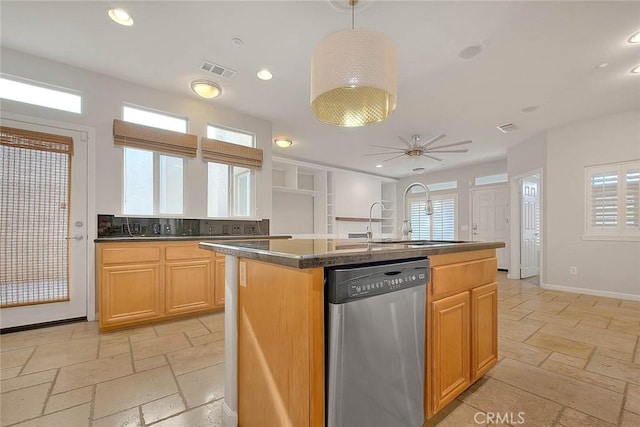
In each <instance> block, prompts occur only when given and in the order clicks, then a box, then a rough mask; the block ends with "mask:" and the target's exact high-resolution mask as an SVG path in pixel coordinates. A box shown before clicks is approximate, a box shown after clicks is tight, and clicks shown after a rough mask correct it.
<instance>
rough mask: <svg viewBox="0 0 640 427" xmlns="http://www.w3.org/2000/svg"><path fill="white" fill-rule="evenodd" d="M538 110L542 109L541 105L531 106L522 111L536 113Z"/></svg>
mask: <svg viewBox="0 0 640 427" xmlns="http://www.w3.org/2000/svg"><path fill="white" fill-rule="evenodd" d="M538 108H540V106H539V105H530V106H529V107H524V108H523V109H522V110H520V111H522V112H523V113H531V112H533V111H536V110H537V109H538Z"/></svg>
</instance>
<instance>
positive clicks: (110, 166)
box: [0, 49, 272, 218]
mask: <svg viewBox="0 0 640 427" xmlns="http://www.w3.org/2000/svg"><path fill="white" fill-rule="evenodd" d="M0 52H1V55H2V62H1V64H0V70H1V71H2V72H3V73H6V74H9V75H13V76H18V77H22V78H27V79H31V80H35V81H40V82H45V83H48V84H52V85H57V86H61V87H64V88H69V89H75V90H77V91H79V92H81V94H82V102H83V112H82V114H81V115H77V114H73V113H67V112H63V111H56V110H51V109H48V108H42V107H37V106H31V105H27V104H22V103H19V102H13V101H7V100H2V101H1V104H0V108H1V109H2V111H5V112H12V113H17V114H23V115H28V116H33V117H39V118H43V119H48V120H57V121H62V122H67V123H75V124H81V125H84V126H90V127H92V128H94V129H95V132H96V162H95V165H89V168H95V172H96V186H95V188H94V189H91V190H90V191H94V192H95V194H96V212H97V213H102V214H121V213H122V147H121V146H116V145H114V144H113V133H112V126H113V119H115V118H118V119H121V118H122V104H123V103H124V102H126V103H130V104H136V105H140V106H144V107H148V108H153V109H156V110H161V111H165V112H169V113H173V114H176V115H179V116H184V117H187V118H188V119H189V133H192V134H196V135H198V136H199V137H201V136H206V126H207V124H218V125H221V126H225V127H230V128H236V129H241V130H244V131H248V132H253V133H255V134H256V142H257V147H258V148H261V149H262V150H264V163H263V167H262V169H261V170H259V171H257V174H256V175H257V177H256V178H257V179H256V186H257V187H256V197H257V200H256V213H255V216H256V217H258V218H271V137H272V136H271V123H270V122H268V121H266V120H262V119H258V118H255V117H251V116H248V115H246V114H243V113H239V112H236V111H233V110H230V109H227V108H224V107H221V106H219V105H218V104H216V102H215V101H212V102H206V101H200V100H199V99H197V98H195V95H194V96H193V97H192V96H188V95H186V94H185V95H181V94H174V93H168V92H162V91H160V90H157V89H152V88H148V87H143V86H139V85H135V84H132V83H128V82H125V81H123V80H118V79H115V78H112V77H108V76H105V75H102V74H97V73H93V72H90V71H87V70H83V69H80V68H75V67H72V66H69V65H65V64H61V63H57V62H53V61H49V60H46V59H43V58H39V57H35V56H31V55H27V54H24V53H21V52H17V51H14V50H10V49H2V50H1V51H0ZM186 174H187V175H186V183H187V194H186V200H185V212H184V216H185V217H188V218H205V217H206V215H207V200H206V194H207V191H206V186H207V168H206V164H205V163H204V162H203V161H202V159H201V157H200V153H198V157H196V158H190V159H189V160H187V161H186Z"/></svg>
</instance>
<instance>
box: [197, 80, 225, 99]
mask: <svg viewBox="0 0 640 427" xmlns="http://www.w3.org/2000/svg"><path fill="white" fill-rule="evenodd" d="M191 90H193V91H194V92H195V93H196V94H197V95H198V96H200V97H202V98H206V99H213V98H217V97H219V96H220V95H221V94H222V88H221V87H220V85H218V84H217V83H214V82H210V81H209V80H194V81H192V82H191Z"/></svg>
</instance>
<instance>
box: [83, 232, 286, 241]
mask: <svg viewBox="0 0 640 427" xmlns="http://www.w3.org/2000/svg"><path fill="white" fill-rule="evenodd" d="M290 238H291V236H264V235H250V236H242V235H229V234H225V235H221V236H210V235H205V236H167V235H164V236H162V235H159V236H114V237H98V238H97V239H95V240H94V242H95V243H107V242H176V241H178V242H179V241H182V240H198V241H204V240H207V241H208V240H216V241H218V240H252V239H260V240H264V239H290Z"/></svg>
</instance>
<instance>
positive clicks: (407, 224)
mask: <svg viewBox="0 0 640 427" xmlns="http://www.w3.org/2000/svg"><path fill="white" fill-rule="evenodd" d="M413 187H422V188H423V189H424V196H425V211H426V214H427V215H433V206H432V204H431V198H430V197H429V187H427V186H426V185H424V184H423V183H421V182H414V183H412V184H409V185H408V186H407V188H405V189H404V193H403V194H402V240H409V239H410V236H409V235H410V233H411V231H412V230H411V218H409V219H407V194H409V191H410V190H411V189H412V188H413Z"/></svg>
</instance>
